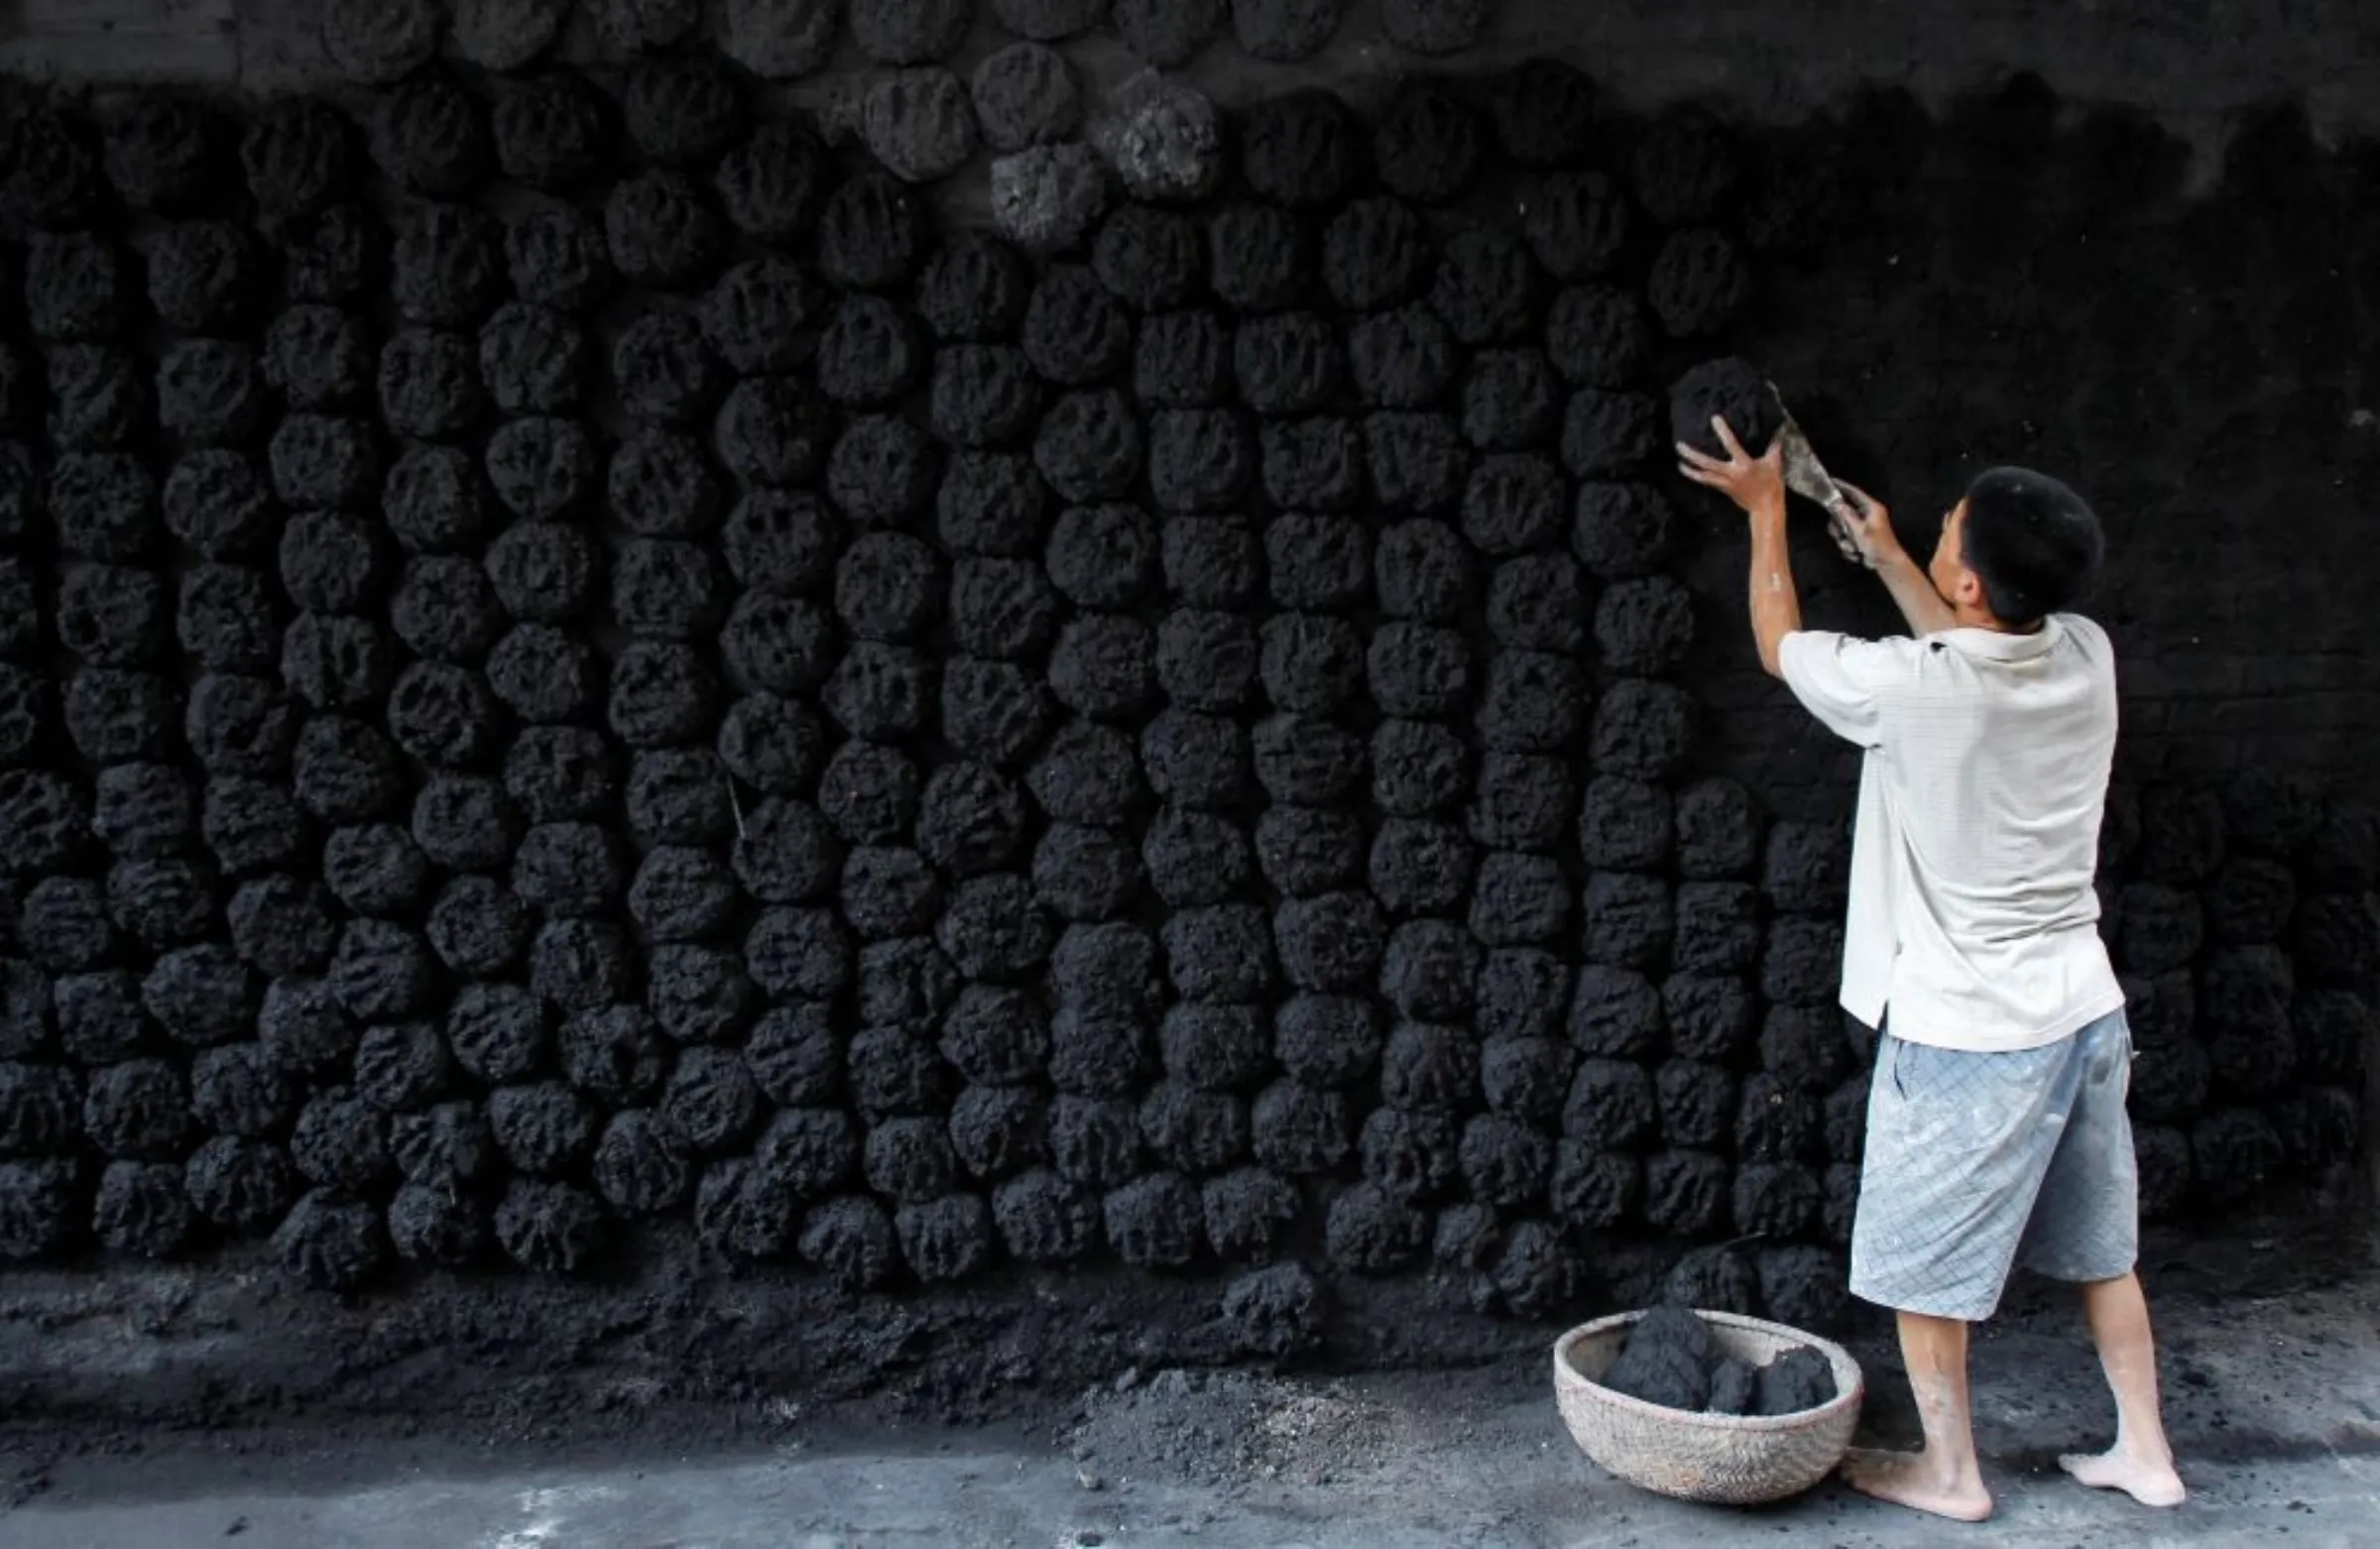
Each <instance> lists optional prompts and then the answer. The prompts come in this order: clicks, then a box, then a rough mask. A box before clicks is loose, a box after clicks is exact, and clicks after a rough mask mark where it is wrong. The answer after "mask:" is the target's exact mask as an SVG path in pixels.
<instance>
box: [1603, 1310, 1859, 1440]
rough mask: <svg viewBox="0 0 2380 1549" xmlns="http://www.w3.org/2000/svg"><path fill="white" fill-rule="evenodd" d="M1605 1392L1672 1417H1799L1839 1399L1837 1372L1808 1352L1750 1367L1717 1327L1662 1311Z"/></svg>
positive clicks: (1626, 1350)
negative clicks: (1731, 1351)
mask: <svg viewBox="0 0 2380 1549" xmlns="http://www.w3.org/2000/svg"><path fill="white" fill-rule="evenodd" d="M1603 1385H1604V1386H1606V1387H1607V1388H1610V1389H1611V1390H1612V1391H1613V1392H1615V1393H1625V1394H1627V1395H1628V1396H1629V1397H1630V1398H1641V1399H1643V1400H1644V1401H1645V1402H1646V1403H1650V1404H1660V1405H1661V1406H1662V1407H1664V1408H1668V1409H1687V1410H1699V1411H1701V1412H1703V1413H1706V1414H1747V1415H1780V1414H1799V1413H1800V1412H1801V1411H1803V1410H1805V1409H1815V1408H1817V1407H1818V1406H1819V1405H1821V1404H1823V1403H1826V1402H1827V1401H1828V1400H1830V1399H1832V1398H1833V1397H1834V1396H1835V1369H1834V1368H1833V1366H1832V1365H1830V1364H1829V1363H1828V1361H1827V1358H1826V1357H1825V1356H1823V1355H1821V1354H1820V1353H1819V1352H1817V1351H1816V1350H1813V1349H1811V1348H1810V1347H1809V1346H1807V1345H1803V1346H1797V1347H1795V1348H1794V1349H1792V1350H1789V1351H1787V1352H1785V1353H1784V1354H1783V1355H1781V1356H1779V1357H1777V1358H1776V1359H1775V1360H1774V1361H1771V1362H1770V1363H1769V1364H1768V1365H1767V1366H1764V1367H1753V1366H1750V1365H1747V1364H1746V1363H1744V1362H1741V1361H1738V1360H1736V1359H1735V1358H1734V1357H1732V1356H1730V1355H1728V1354H1727V1353H1726V1352H1725V1350H1723V1349H1722V1348H1721V1347H1720V1343H1719V1341H1718V1340H1717V1339H1716V1338H1715V1337H1713V1335H1712V1333H1711V1326H1710V1325H1709V1324H1707V1323H1705V1322H1704V1321H1703V1320H1702V1319H1701V1318H1699V1317H1697V1316H1696V1315H1695V1314H1693V1313H1691V1312H1688V1311H1687V1310H1685V1309H1684V1308H1682V1307H1657V1308H1655V1309H1654V1310H1653V1311H1651V1312H1648V1313H1646V1314H1645V1315H1644V1317H1643V1319H1642V1320H1641V1321H1639V1322H1638V1323H1637V1325H1636V1327H1635V1328H1633V1329H1631V1330H1629V1332H1628V1342H1627V1343H1626V1344H1625V1345H1623V1346H1621V1347H1620V1352H1619V1357H1618V1359H1617V1360H1615V1361H1613V1362H1612V1363H1611V1370H1608V1371H1606V1372H1605V1373H1604V1378H1603Z"/></svg>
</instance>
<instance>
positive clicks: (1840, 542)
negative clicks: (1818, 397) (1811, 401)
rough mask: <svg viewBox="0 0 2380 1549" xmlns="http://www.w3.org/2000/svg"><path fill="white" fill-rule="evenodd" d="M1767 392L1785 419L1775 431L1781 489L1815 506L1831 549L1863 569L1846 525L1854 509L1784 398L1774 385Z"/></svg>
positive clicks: (1862, 559)
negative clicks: (1780, 450)
mask: <svg viewBox="0 0 2380 1549" xmlns="http://www.w3.org/2000/svg"><path fill="white" fill-rule="evenodd" d="M1768 391H1769V392H1770V394H1772V395H1773V396H1774V397H1775V398H1776V400H1777V412H1778V413H1779V414H1780V415H1782V416H1784V417H1785V423H1784V425H1783V426H1782V427H1781V428H1779V429H1778V431H1777V434H1778V436H1779V437H1780V438H1781V439H1782V440H1783V443H1784V447H1785V487H1786V488H1787V489H1789V490H1791V491H1793V492H1794V493H1795V494H1796V495H1799V496H1801V497H1803V498H1804V499H1805V500H1811V501H1815V502H1817V503H1818V505H1819V507H1820V509H1822V510H1824V511H1825V512H1826V514H1827V531H1828V533H1830V534H1831V535H1833V536H1834V538H1835V546H1836V547H1837V548H1840V549H1842V550H1843V557H1844V558H1845V559H1848V560H1849V561H1850V562H1851V563H1853V564H1855V565H1858V566H1859V567H1860V568H1862V569H1865V568H1866V567H1867V556H1866V555H1864V554H1862V553H1860V552H1859V544H1858V541H1857V539H1855V538H1853V537H1852V536H1851V528H1850V524H1851V523H1852V522H1853V521H1854V520H1855V513H1856V511H1857V509H1858V508H1857V507H1856V506H1855V505H1853V503H1852V501H1851V498H1850V497H1849V496H1848V495H1845V494H1844V492H1843V486H1842V485H1840V484H1837V483H1836V482H1835V480H1834V479H1833V477H1831V476H1830V475H1829V474H1828V472H1827V469H1826V465H1825V464H1823V463H1821V462H1820V461H1819V460H1818V453H1816V452H1814V451H1812V450H1811V449H1810V437H1809V436H1807V435H1805V434H1803V433H1802V427H1801V426H1800V425H1799V424H1797V423H1796V422H1795V421H1794V417H1793V411H1792V410H1790V409H1787V408H1786V407H1785V396H1784V395H1783V394H1781V393H1778V392H1777V385H1776V384H1775V383H1774V382H1771V383H1770V384H1769V385H1768Z"/></svg>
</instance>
